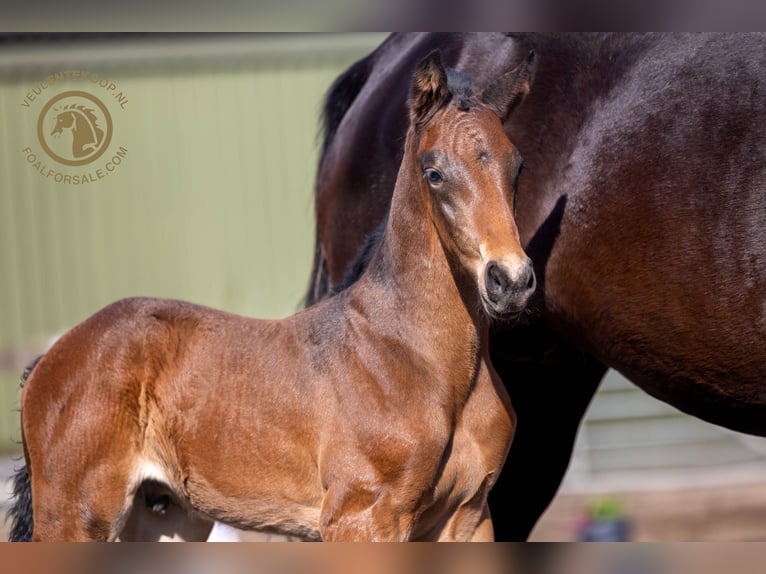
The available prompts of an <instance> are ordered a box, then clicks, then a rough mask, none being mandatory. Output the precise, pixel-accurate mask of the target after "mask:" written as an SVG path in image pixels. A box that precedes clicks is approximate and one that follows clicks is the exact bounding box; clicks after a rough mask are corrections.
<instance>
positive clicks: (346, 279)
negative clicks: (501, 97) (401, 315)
mask: <svg viewBox="0 0 766 574" xmlns="http://www.w3.org/2000/svg"><path fill="white" fill-rule="evenodd" d="M445 70H446V72H447V90H448V92H449V96H448V97H447V98H446V99H445V103H444V105H448V104H449V103H453V104H454V105H456V106H457V107H458V109H460V110H462V111H467V110H469V109H471V108H472V107H474V106H476V105H477V100H476V97H475V94H474V93H473V85H472V83H471V78H470V77H469V76H468V75H467V74H464V73H463V72H461V71H460V70H456V69H454V68H445ZM442 107H443V106H442ZM390 209H391V206H389V211H388V212H386V214H385V215H384V216H383V219H382V220H381V221H380V223H378V225H377V227H376V228H375V231H373V232H372V233H370V234H369V235H367V237H365V238H364V242H363V243H362V246H361V247H360V248H359V251H357V253H356V256H354V259H353V260H352V261H351V263H350V264H349V266H348V269H347V270H346V274H345V275H344V276H343V281H341V282H340V283H339V284H338V285H336V286H335V287H333V289H332V291H331V292H330V295H331V296H332V295H337V294H338V293H340V292H341V291H345V290H346V289H348V288H349V287H351V286H352V285H353V284H354V283H356V282H357V281H358V280H359V278H360V277H361V276H362V274H363V273H364V271H365V269H367V266H368V265H369V264H370V261H372V258H373V257H374V256H375V253H376V252H377V251H378V246H379V245H380V242H381V240H382V239H383V234H384V231H385V229H386V225H387V224H388V216H389V213H390Z"/></svg>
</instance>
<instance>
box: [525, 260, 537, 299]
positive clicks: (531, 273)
mask: <svg viewBox="0 0 766 574" xmlns="http://www.w3.org/2000/svg"><path fill="white" fill-rule="evenodd" d="M524 274H525V276H526V278H527V290H530V291H531V290H532V289H534V288H535V286H536V285H535V269H534V267H533V266H532V260H531V259H530V258H529V257H527V265H526V267H525V269H524Z"/></svg>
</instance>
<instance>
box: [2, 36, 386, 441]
mask: <svg viewBox="0 0 766 574" xmlns="http://www.w3.org/2000/svg"><path fill="white" fill-rule="evenodd" d="M383 37H384V36H382V35H381V34H371V35H369V36H366V35H339V36H331V35H310V36H301V35H289V36H283V35H262V36H234V37H232V36H225V37H222V36H213V37H196V36H192V37H188V36H180V37H161V38H157V37H154V38H152V37H149V38H119V39H111V40H110V39H102V40H100V41H96V42H93V41H82V40H80V41H70V42H61V41H58V42H56V43H54V44H46V43H39V42H33V43H25V44H22V45H16V46H11V47H7V49H4V50H3V51H1V52H0V278H1V279H0V365H2V367H1V368H2V374H1V375H0V377H1V378H0V385H1V387H0V388H1V389H2V392H1V393H0V395H1V396H0V398H1V399H2V402H0V448H2V447H3V446H5V447H6V448H7V447H8V446H9V445H12V444H13V443H12V442H11V441H12V439H18V431H17V430H16V429H17V416H16V414H15V413H13V409H14V408H16V407H17V403H18V394H17V389H18V375H19V373H20V372H21V368H22V366H23V364H24V361H26V359H28V358H29V356H30V354H31V353H33V352H35V351H37V350H39V349H41V348H43V346H44V345H45V343H46V341H47V340H48V339H49V338H50V337H52V336H54V335H56V334H58V333H60V332H62V331H64V330H66V329H68V328H69V327H71V326H72V325H74V324H76V323H77V322H79V321H80V320H82V319H84V318H85V317H87V316H88V315H90V314H91V313H93V312H94V311H96V310H98V309H99V308H101V307H102V306H104V305H106V304H108V303H110V302H111V301H114V300H115V299H118V298H120V297H126V296H133V295H149V296H156V297H173V298H180V299H186V300H190V301H194V302H198V303H202V304H206V305H210V306H214V307H218V308H222V309H227V310H231V311H234V312H238V313H243V314H248V315H253V316H261V317H276V316H283V315H287V314H289V313H291V312H292V311H294V310H295V309H296V308H298V307H299V304H300V298H301V296H302V295H303V292H304V289H305V286H306V284H307V280H308V271H309V268H310V264H311V256H312V248H313V233H314V224H313V202H312V188H313V179H314V169H315V166H316V155H317V150H318V140H317V133H318V117H319V109H320V105H321V100H322V96H323V95H324V93H325V91H326V90H327V88H328V87H329V85H330V84H331V83H332V81H333V80H334V78H335V77H336V76H337V75H338V74H339V73H340V72H341V71H343V69H345V68H346V67H347V66H348V65H349V64H350V63H351V62H353V61H355V60H356V59H358V58H359V57H361V56H363V55H364V54H366V53H367V52H368V51H370V50H371V49H372V48H373V47H374V46H375V45H377V44H378V43H379V42H380V40H381V39H382V38H383ZM72 69H82V70H87V71H92V72H97V73H99V74H101V75H102V76H105V77H107V78H109V80H110V81H112V82H114V83H115V84H117V85H118V86H119V89H120V90H121V91H122V92H124V94H126V96H127V98H128V103H127V104H126V106H125V109H124V111H122V110H120V111H119V113H117V112H115V113H113V114H112V115H113V116H114V118H113V120H114V133H115V135H114V138H115V141H117V139H119V142H120V145H123V146H124V147H125V148H126V149H127V150H128V153H127V154H126V157H125V158H124V161H123V163H122V164H121V165H120V167H119V169H118V170H117V171H115V172H114V174H111V175H109V177H106V178H105V179H104V180H102V181H98V182H96V183H93V184H88V185H80V186H72V185H66V184H61V183H56V182H54V181H51V180H50V179H46V178H44V177H42V176H41V175H40V174H39V173H38V172H36V171H35V170H34V169H33V168H32V166H31V165H30V164H28V163H27V162H26V160H25V154H24V153H23V152H22V150H23V148H25V147H26V146H27V145H29V142H32V141H35V137H36V120H37V114H33V113H26V112H27V110H26V109H25V108H24V107H23V106H22V105H21V104H22V101H23V100H24V98H25V94H27V93H28V92H30V90H31V89H32V87H33V86H35V85H36V84H37V83H38V82H39V81H41V80H42V79H43V78H45V77H46V76H47V75H48V74H49V73H53V72H56V71H60V70H72ZM51 91H52V90H51ZM48 163H50V164H52V163H53V162H50V161H49V162H48Z"/></svg>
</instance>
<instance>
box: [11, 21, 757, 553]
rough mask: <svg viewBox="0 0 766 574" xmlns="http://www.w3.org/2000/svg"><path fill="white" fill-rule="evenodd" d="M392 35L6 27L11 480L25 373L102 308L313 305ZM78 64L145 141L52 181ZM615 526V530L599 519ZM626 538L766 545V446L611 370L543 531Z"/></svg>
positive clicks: (124, 131)
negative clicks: (311, 278)
mask: <svg viewBox="0 0 766 574" xmlns="http://www.w3.org/2000/svg"><path fill="white" fill-rule="evenodd" d="M384 38H385V34H379V33H369V34H256V35H241V34H240V35H195V34H182V35H149V34H138V35H136V34H131V35H122V34H120V35H83V34H75V35H44V36H27V35H5V36H2V37H0V455H2V462H0V478H2V479H4V478H5V477H7V476H9V475H10V474H11V472H12V470H13V468H14V467H15V466H16V465H17V464H18V463H17V462H15V459H14V457H18V456H19V454H20V452H21V448H20V445H19V440H20V435H19V430H18V412H17V409H18V402H19V401H18V399H19V375H20V373H21V372H22V371H23V369H24V367H25V366H26V364H27V363H28V362H29V361H30V360H31V359H33V358H34V357H35V356H37V355H38V354H39V353H41V352H43V351H44V350H45V348H46V347H47V345H48V344H49V343H50V342H51V341H52V340H53V339H54V338H55V337H56V336H58V335H60V334H61V333H63V332H64V331H66V330H67V329H69V328H70V327H72V326H73V325H75V324H76V323H78V322H79V321H81V320H82V319H84V318H86V317H87V316H89V315H90V314H92V313H93V312H95V311H97V310H98V309H100V308H101V307H103V306H104V305H106V304H108V303H110V302H112V301H114V300H116V299H118V298H121V297H126V296H136V295H145V296H153V297H172V298H179V299H185V300H189V301H193V302H196V303H201V304H204V305H209V306H212V307H217V308H220V309H225V310H228V311H232V312H236V313H241V314H245V315H252V316H258V317H281V316H285V315H288V314H290V313H292V312H293V311H295V310H297V309H298V308H300V306H301V297H302V296H303V293H304V291H305V288H306V285H307V281H308V275H309V270H310V266H311V257H312V250H313V237H314V222H313V197H312V190H313V180H314V172H315V167H316V161H317V155H318V148H319V140H318V132H319V121H318V118H319V110H320V108H321V102H322V97H323V95H324V93H325V92H326V90H327V89H328V88H329V86H330V84H331V83H332V81H333V80H334V79H335V77H336V76H337V75H338V74H340V73H341V72H342V71H343V70H344V69H345V68H346V67H347V66H348V65H350V64H351V63H352V62H354V61H355V60H357V59H358V58H360V57H362V56H364V55H365V54H367V53H368V52H369V51H371V50H372V49H374V47H375V46H377V45H378V44H379V43H380V42H381V41H382V40H383V39H384ZM63 70H85V71H89V72H94V73H98V74H99V75H100V76H101V77H104V78H108V79H109V80H110V81H111V82H113V83H114V84H115V85H117V86H118V89H119V90H120V91H121V92H122V93H123V94H124V95H125V98H126V99H127V102H126V103H125V105H124V107H118V108H116V109H114V110H113V113H112V115H113V122H114V135H113V143H112V145H113V146H114V145H119V146H123V147H124V148H125V149H127V154H126V155H125V157H124V158H123V162H122V163H121V164H120V166H119V169H117V170H116V171H115V172H114V173H111V174H109V175H108V177H105V178H104V179H103V180H99V181H97V182H94V183H89V184H86V185H67V184H64V183H56V182H55V181H53V180H52V179H50V178H46V177H43V176H41V174H40V173H38V171H36V170H35V169H34V168H33V166H32V165H31V164H30V163H28V162H27V160H26V156H25V152H24V151H23V150H24V149H25V148H26V147H28V146H31V147H32V148H36V150H38V151H39V150H40V148H39V145H37V146H36V145H35V144H36V143H37V136H36V130H37V127H36V124H37V116H38V114H37V112H36V111H34V110H37V111H39V109H40V107H39V105H38V103H39V102H37V101H36V102H33V105H32V106H30V107H25V106H24V105H23V102H24V101H25V98H26V97H27V94H29V93H30V92H31V93H34V87H35V86H38V84H39V83H40V82H41V81H43V80H44V79H45V78H46V77H47V76H48V75H49V74H52V73H55V72H60V71H63ZM64 89H65V88H64V87H63V86H62V87H60V86H57V85H56V86H51V87H50V88H47V89H46V90H45V91H44V93H43V94H42V95H40V96H39V98H40V101H42V100H44V99H48V98H50V97H52V96H53V95H54V94H56V93H57V92H59V91H63V90H64ZM68 89H71V88H68ZM94 93H96V92H95V91H94ZM34 106H37V107H36V108H35V107H34ZM110 106H111V107H112V108H114V102H112V103H111V104H110ZM110 109H111V108H110ZM41 157H42V156H41ZM43 159H44V158H43ZM47 165H49V166H50V167H55V164H54V162H53V161H51V160H47ZM83 171H88V170H87V168H85V169H84V170H83ZM72 173H74V172H72ZM540 456H545V453H541V454H540ZM518 471H519V472H523V471H524V469H518ZM6 490H7V489H6ZM2 498H3V500H2V502H1V503H0V504H2V505H6V504H7V494H6V495H4V496H3V497H2ZM508 511H509V512H512V511H513V510H512V509H508ZM609 522H611V523H615V524H618V525H619V527H618V528H617V530H616V531H615V530H613V529H612V530H609V528H607V529H606V530H603V529H602V530H603V531H602V532H601V533H599V531H598V528H596V531H595V533H594V530H593V527H594V525H603V524H604V523H609ZM615 532H616V533H617V535H618V536H627V537H629V538H630V539H633V540H762V539H766V441H764V439H757V438H753V437H747V436H744V435H739V434H736V433H732V432H730V431H727V430H725V429H722V428H720V427H715V426H712V425H709V424H706V423H703V422H701V421H699V420H697V419H693V418H691V417H688V416H686V415H683V414H681V413H680V412H678V411H676V410H675V409H673V408H672V407H670V406H667V405H665V404H664V403H660V402H658V401H656V400H654V399H653V398H651V397H649V396H648V395H646V394H644V393H643V392H642V391H640V390H638V389H637V388H635V387H633V386H632V385H631V384H630V383H629V382H627V381H626V380H625V379H624V378H622V377H621V376H620V375H619V374H617V373H615V372H612V371H610V373H609V375H608V376H607V378H606V380H605V382H604V384H603V385H602V388H601V390H600V391H599V393H598V394H597V396H596V398H595V399H594V401H593V404H592V405H591V408H590V409H589V411H588V414H587V418H586V421H585V424H584V425H583V428H582V429H581V432H580V435H579V437H578V441H577V445H576V449H575V456H574V459H573V461H572V464H571V467H570V470H569V473H568V474H567V476H566V478H565V480H564V484H563V486H562V490H561V493H560V495H559V496H558V497H557V498H556V500H555V501H554V503H553V504H552V506H551V508H550V509H549V511H548V512H547V513H546V515H545V516H544V517H543V519H542V520H541V522H540V523H539V525H538V527H537V528H536V529H535V531H534V533H533V539H534V540H576V539H578V538H588V537H595V538H597V539H598V538H599V537H602V536H606V537H609V536H611V535H614V534H615ZM610 533H611V534H610Z"/></svg>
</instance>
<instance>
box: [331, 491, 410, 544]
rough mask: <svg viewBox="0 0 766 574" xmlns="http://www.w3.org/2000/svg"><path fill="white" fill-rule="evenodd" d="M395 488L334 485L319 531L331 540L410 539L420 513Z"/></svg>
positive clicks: (381, 540)
mask: <svg viewBox="0 0 766 574" xmlns="http://www.w3.org/2000/svg"><path fill="white" fill-rule="evenodd" d="M395 493H396V489H394V488H391V487H378V488H369V487H361V486H358V485H357V486H356V487H352V488H347V487H342V486H337V485H336V486H331V487H330V488H328V490H327V491H326V493H325V496H324V499H323V501H322V508H321V512H320V518H319V520H320V525H319V532H320V534H321V536H322V540H324V541H327V542H366V541H369V542H402V541H406V540H408V539H409V537H410V534H411V532H412V527H413V524H414V523H415V518H416V517H417V516H416V512H415V509H414V508H409V509H407V508H405V507H406V506H411V505H408V504H403V503H402V501H400V500H397V498H398V497H397V496H395Z"/></svg>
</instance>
